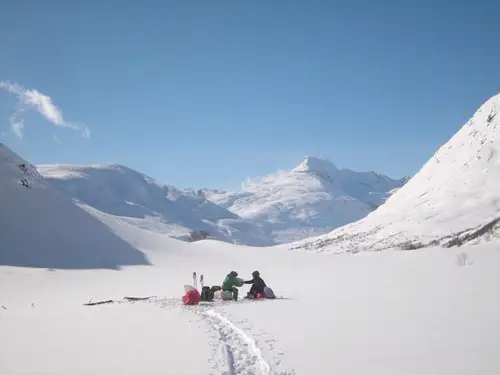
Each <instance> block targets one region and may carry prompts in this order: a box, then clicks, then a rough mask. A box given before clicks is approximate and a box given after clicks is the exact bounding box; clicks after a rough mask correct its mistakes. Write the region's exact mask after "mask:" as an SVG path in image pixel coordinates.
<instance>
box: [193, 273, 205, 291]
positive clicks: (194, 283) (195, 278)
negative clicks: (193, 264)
mask: <svg viewBox="0 0 500 375" xmlns="http://www.w3.org/2000/svg"><path fill="white" fill-rule="evenodd" d="M200 286H201V289H203V287H204V286H205V284H204V281H203V274H201V275H200ZM193 288H195V289H198V274H197V273H196V271H194V272H193Z"/></svg>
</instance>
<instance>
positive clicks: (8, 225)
mask: <svg viewBox="0 0 500 375" xmlns="http://www.w3.org/2000/svg"><path fill="white" fill-rule="evenodd" d="M498 110H500V96H496V97H493V98H491V99H490V100H489V101H488V102H487V103H485V104H484V105H483V106H482V107H481V108H480V109H479V110H478V111H477V113H476V114H474V116H473V117H472V119H471V120H470V121H469V122H468V123H467V124H465V125H464V126H463V127H462V129H460V131H459V132H458V133H457V134H456V135H455V136H454V137H452V138H451V140H450V141H449V142H448V143H446V144H445V145H443V146H442V147H441V148H440V150H438V152H437V153H436V154H435V155H434V156H433V157H432V158H431V160H430V161H429V162H428V163H427V164H425V166H424V167H423V168H422V170H421V171H420V172H419V173H418V174H417V175H415V176H414V177H413V178H412V179H411V180H410V181H409V182H407V183H406V184H405V185H404V186H398V182H397V181H396V182H394V181H386V182H384V183H381V184H380V185H381V188H380V189H379V190H376V189H373V186H374V185H373V184H369V185H370V186H371V187H367V189H366V190H359V189H354V188H352V186H351V185H349V183H345V180H343V179H342V175H343V173H346V172H342V171H339V170H337V169H336V168H335V167H334V166H333V165H330V164H329V163H324V161H321V163H319V165H320V166H321V168H320V167H319V166H318V160H317V159H314V158H307V159H305V160H304V162H303V163H302V164H301V165H300V166H299V167H298V168H296V169H294V170H293V171H289V172H286V173H283V174H281V177H280V179H276V178H274V179H272V181H270V179H266V178H264V179H263V180H261V181H259V182H257V183H254V184H250V185H249V186H247V187H246V190H245V192H244V193H241V194H240V193H237V194H236V195H234V194H232V193H224V192H215V191H213V190H212V191H208V190H205V191H200V192H187V191H181V190H179V189H175V188H173V187H169V186H166V185H163V184H159V183H157V182H156V181H154V180H149V181H145V180H144V175H135V176H137V178H136V180H135V181H134V180H133V179H131V176H133V175H134V173H135V171H132V172H131V171H130V170H126V169H123V168H124V167H120V166H106V167H103V166H99V167H95V166H94V167H79V168H77V167H75V166H64V165H58V166H44V167H40V168H39V170H40V171H41V173H40V174H39V172H38V171H37V168H35V167H34V166H33V165H31V164H29V162H28V161H25V160H23V159H22V158H20V157H19V156H17V155H16V154H15V153H13V152H12V151H11V150H10V149H8V148H7V147H5V146H3V145H0V210H1V216H0V285H1V286H2V287H1V288H0V332H1V333H2V335H1V337H2V338H1V340H0V373H1V374H9V375H10V374H12V375H20V374H23V375H26V374H98V375H100V374H110V373H113V374H114V373H118V374H137V373H143V374H164V373H172V374H213V375H222V374H224V375H250V374H252V375H264V374H265V375H271V374H275V375H300V374H324V373H325V374H330V373H332V374H336V373H342V374H351V375H361V374H363V375H365V374H384V375H392V374H394V375H396V374H397V375H399V374H410V375H413V374H415V375H417V374H418V375H421V374H423V373H425V374H435V375H443V374H453V375H457V374H458V375H466V374H467V375H469V374H481V375H483V374H484V375H490V374H491V375H494V374H498V373H499V372H500V359H499V358H498V355H497V352H498V350H499V349H500V344H499V342H498V337H500V320H499V318H498V317H499V316H500V302H499V300H498V298H496V297H497V294H498V293H497V285H499V284H500V273H499V272H498V264H500V241H499V240H498V233H497V226H498V224H497V222H496V220H497V219H498V217H499V215H500V214H499V211H500V208H499V206H498V201H499V200H500V186H499V184H500V183H499V182H498V181H500V180H499V179H498V176H499V175H500V174H499V172H500V170H499V164H498V160H497V154H498V151H499V148H500V140H499V138H498V132H499V131H500V130H499V129H500V127H498V124H500V122H499V121H500V119H499V117H498V116H497V111H498ZM325 166H328V167H327V169H328V170H327V171H326V172H325V171H324V170H322V168H324V167H325ZM334 168H335V169H334ZM100 173H102V174H104V175H105V176H107V177H102V176H103V175H102V174H100ZM110 174H112V175H113V176H114V177H113V178H109V175H110ZM318 175H321V176H322V177H321V179H320V180H318V179H317V177H318ZM119 176H125V177H124V178H125V182H124V181H120V180H119ZM325 176H328V177H327V178H326V180H328V179H330V180H331V181H330V182H329V183H328V184H326V183H325ZM332 176H337V178H335V179H332V178H331V177H332ZM371 176H373V178H374V179H375V180H374V181H376V180H377V178H379V177H377V176H375V175H373V174H369V175H364V176H363V178H362V180H364V181H366V180H365V178H367V179H370V178H372V177H371ZM281 179H283V180H281ZM82 180H83V182H82ZM285 180H286V181H285ZM347 180H349V181H353V178H352V176H351V177H349V178H348V179H347ZM382 180H383V179H382ZM382 180H380V179H379V181H382ZM103 181H104V182H105V183H104V182H103ZM109 181H116V185H114V184H111V183H109ZM279 181H285V182H279ZM290 181H293V182H292V183H290ZM299 181H300V183H299ZM265 186H268V188H269V191H271V192H272V191H275V189H276V188H277V187H279V186H281V187H279V188H278V190H279V194H281V193H282V192H283V191H286V192H290V194H288V195H287V199H288V197H291V196H295V197H299V198H300V199H303V202H306V203H307V204H306V205H305V206H304V205H303V206H302V208H300V209H298V208H297V207H295V208H294V206H293V204H292V203H290V205H289V206H287V205H284V206H282V205H279V207H281V211H280V212H285V213H286V214H285V216H286V217H287V220H289V222H292V221H290V218H292V217H295V218H296V219H297V220H299V219H300V217H301V216H300V215H301V213H300V212H301V210H303V209H304V207H309V208H310V209H311V211H310V212H312V211H313V210H317V209H319V210H318V211H315V212H316V213H315V214H314V215H316V214H317V215H318V220H320V219H321V217H322V216H323V215H327V212H329V210H331V211H338V210H339V209H338V206H336V204H338V202H337V203H332V199H333V200H334V201H335V200H336V199H339V198H338V197H344V198H343V201H345V202H346V203H343V202H342V205H343V204H345V205H348V206H349V207H350V208H349V212H358V213H359V214H360V215H361V214H363V212H364V214H363V215H365V216H363V215H362V217H361V218H360V219H356V218H355V217H354V216H352V217H351V218H350V219H352V220H357V221H355V222H353V223H350V224H348V225H346V226H342V227H341V228H338V229H335V230H333V231H331V232H328V233H326V234H323V235H321V236H319V237H314V238H306V239H300V240H299V241H297V242H293V243H287V241H288V240H285V239H286V238H288V239H290V238H291V237H293V236H295V234H293V233H292V234H290V233H288V234H286V233H278V232H279V230H278V229H279V228H280V227H279V225H281V223H279V222H278V220H277V218H280V217H283V215H284V214H280V213H278V214H277V215H276V216H273V215H270V214H269V213H270V212H272V210H275V209H276V204H275V201H274V200H273V199H267V198H263V197H270V196H271V195H270V194H268V192H266V189H267V188H266V187H265ZM294 186H295V187H296V189H295V188H293V187H294ZM304 186H306V187H307V191H303V190H301V189H304ZM325 186H327V187H328V189H329V190H328V191H329V192H330V194H331V195H330V196H329V197H327V198H325V199H324V200H322V199H318V195H315V194H313V196H311V194H312V193H311V192H312V191H316V192H318V191H319V192H320V193H321V194H320V196H324V195H325V194H326V190H325V189H326V188H325ZM355 186H357V187H358V188H359V185H358V184H356V185H355ZM124 187H127V188H128V189H125V188H124ZM252 189H253V190H252ZM290 189H291V191H290ZM294 189H295V190H294ZM261 191H262V192H261ZM97 192H98V193H97ZM344 193H345V194H344ZM346 194H348V195H349V197H351V198H345V197H346ZM355 194H356V195H357V197H355V196H354V195H355ZM390 194H392V195H391V196H390V197H389V198H388V199H387V201H385V203H383V204H381V205H380V207H378V208H377V209H376V210H374V211H371V212H365V211H363V210H364V208H363V207H365V206H363V205H366V206H369V204H368V203H367V202H371V203H372V204H376V205H377V204H380V203H381V202H382V201H383V200H384V198H385V197H387V196H388V195H390ZM165 196H167V197H170V198H169V199H168V202H164V201H163V200H164V197H165ZM158 197H160V198H158ZM248 197H252V199H251V200H252V205H247V206H246V207H247V208H244V205H243V203H244V199H246V198H248ZM367 197H370V199H372V200H371V201H370V200H369V199H368V198H367ZM374 197H379V198H376V199H375V198H374ZM74 199H77V200H76V201H75V200H74ZM295 202H297V200H295ZM363 202H364V203H363ZM160 203H161V204H160ZM308 204H309V206H308ZM249 207H253V208H249ZM324 207H326V208H325V210H324V211H322V209H323V208H324ZM356 207H358V208H356ZM261 208H262V210H261ZM354 208H356V209H355V210H354V211H353V209H354ZM358 209H359V210H358ZM356 210H358V211H356ZM367 210H368V209H367ZM236 212H237V213H236ZM158 214H160V216H161V217H158ZM168 215H172V216H170V217H169V216H168ZM314 215H311V217H315V216H314ZM165 218H168V220H167V219H165ZM148 220H149V221H148ZM221 220H222V221H223V220H232V222H231V223H233V224H234V222H238V223H239V224H238V225H244V226H246V228H255V227H254V226H256V227H257V228H258V229H252V230H253V231H254V233H255V236H254V237H253V238H254V239H255V240H257V239H262V238H263V237H261V236H263V234H262V233H260V234H259V232H258V231H259V230H263V232H264V235H266V236H269V237H268V238H269V239H271V240H272V241H275V240H276V237H273V236H276V235H278V236H277V237H278V238H280V236H281V238H282V240H279V241H278V242H280V241H282V242H284V243H281V244H278V245H274V246H247V245H246V244H243V243H245V241H247V240H248V237H247V235H248V233H247V232H246V230H245V231H243V230H242V232H241V233H240V234H239V235H240V237H237V236H236V235H234V236H233V235H231V234H230V233H233V232H231V231H234V232H236V231H235V230H234V229H233V228H234V226H233V224H231V225H228V226H227V227H226V228H228V229H227V231H226V232H224V231H223V230H221V229H220V228H221ZM259 220H263V222H265V221H266V220H268V221H269V222H272V223H273V225H274V227H268V229H267V230H264V229H263V226H262V225H261V224H258V222H257V221H259ZM325 220H326V219H325ZM148 223H149V224H148ZM172 223H175V225H174V226H175V228H173V230H178V229H179V228H184V229H182V230H181V231H180V232H179V233H177V234H178V235H179V236H183V235H185V232H186V233H188V232H189V230H193V229H196V228H197V227H196V228H192V227H191V225H196V226H198V225H203V224H201V223H204V224H205V225H209V226H210V228H218V229H217V231H215V233H218V235H219V236H220V237H218V239H219V240H213V239H209V240H201V241H196V242H187V241H182V240H178V239H175V238H172V230H167V229H168V228H167V227H168V225H171V224H172ZM193 223H194V224H193ZM330 223H331V221H330ZM297 225H302V223H300V220H299V224H297ZM339 225H341V224H340V223H339ZM312 226H314V227H315V228H317V227H319V226H318V225H317V223H314V224H313V225H312ZM165 228H167V229H165ZM203 228H206V227H202V228H201V229H202V230H203ZM223 233H226V236H223ZM289 234H290V236H291V237H290V236H288V235H289ZM230 242H239V244H237V243H230ZM260 245H262V243H261V244H260ZM458 245H461V246H458ZM311 250H313V251H311ZM381 250H384V251H381ZM256 269H258V270H259V271H260V273H261V275H262V277H263V278H264V280H265V281H266V283H267V284H268V285H269V286H270V287H271V288H272V289H273V290H274V291H275V293H276V295H278V296H282V297H283V298H279V299H276V300H259V301H245V300H242V301H238V302H215V303H203V304H199V305H196V306H184V305H183V304H182V300H181V297H182V295H183V294H184V288H183V286H184V285H185V284H190V283H191V282H192V281H191V275H192V272H193V271H196V272H198V274H203V275H204V277H205V283H206V285H220V284H221V283H222V281H223V279H224V277H225V276H226V274H227V273H228V272H230V271H231V270H236V271H237V272H238V273H239V275H240V276H241V277H243V278H245V279H249V278H250V275H251V273H252V271H254V270H256ZM247 288H248V287H247V286H243V287H242V288H241V294H242V295H243V294H244V292H246V291H247V290H248V289H247ZM126 296H132V297H151V298H149V299H147V300H141V301H128V300H126V299H124V297H126ZM106 300H111V301H112V302H110V303H105V304H99V305H93V306H85V305H84V304H85V303H88V302H97V301H106Z"/></svg>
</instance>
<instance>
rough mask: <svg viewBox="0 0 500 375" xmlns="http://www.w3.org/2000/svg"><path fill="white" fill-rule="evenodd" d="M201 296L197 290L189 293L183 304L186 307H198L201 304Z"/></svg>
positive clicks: (183, 299) (185, 296) (184, 297)
mask: <svg viewBox="0 0 500 375" xmlns="http://www.w3.org/2000/svg"><path fill="white" fill-rule="evenodd" d="M200 300H201V296H200V293H199V292H198V290H197V289H192V290H190V291H188V292H187V293H186V294H185V295H184V296H183V297H182V302H183V303H184V304H185V305H197V304H198V302H200Z"/></svg>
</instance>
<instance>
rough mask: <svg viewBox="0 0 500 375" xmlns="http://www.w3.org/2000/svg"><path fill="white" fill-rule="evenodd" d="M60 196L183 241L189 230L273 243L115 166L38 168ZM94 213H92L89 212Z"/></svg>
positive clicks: (213, 208) (233, 218)
mask: <svg viewBox="0 0 500 375" xmlns="http://www.w3.org/2000/svg"><path fill="white" fill-rule="evenodd" d="M37 169H38V171H39V172H40V174H41V175H42V176H43V177H44V178H45V179H46V180H47V181H48V182H50V184H51V185H53V186H54V187H55V188H56V189H58V190H59V191H60V192H62V193H64V194H66V195H68V196H69V197H72V198H75V199H77V200H78V201H80V202H82V203H84V205H82V207H84V208H86V207H85V205H88V206H90V207H93V208H95V209H97V210H99V211H102V212H104V213H107V214H111V215H114V216H116V217H117V218H119V219H120V220H122V221H126V222H128V223H130V224H134V225H136V226H139V227H141V228H143V229H148V230H151V231H155V232H160V233H167V234H170V235H172V236H173V237H176V238H179V239H185V238H187V237H188V235H189V233H190V232H192V231H206V232H208V234H209V235H210V237H212V238H215V239H218V240H222V241H227V242H233V243H238V244H247V245H256V246H260V245H270V244H273V241H272V240H271V239H270V237H269V236H268V235H267V234H266V233H265V232H264V231H263V230H262V229H261V228H260V227H258V226H257V225H255V224H253V223H251V222H249V221H247V220H244V219H242V218H240V217H239V216H238V215H236V214H234V213H232V212H229V211H228V210H227V209H225V208H223V207H221V206H219V205H217V204H215V203H213V202H211V201H209V200H207V199H205V197H204V196H203V195H198V194H196V193H194V192H192V191H183V190H180V189H177V188H176V187H174V186H171V185H166V184H162V183H160V182H158V181H156V180H154V179H152V178H151V177H148V176H146V175H144V174H142V173H139V172H137V171H135V170H132V169H130V168H127V167H124V166H121V165H88V166H87V165H65V164H54V165H38V166H37ZM89 212H91V213H94V212H95V211H94V210H89Z"/></svg>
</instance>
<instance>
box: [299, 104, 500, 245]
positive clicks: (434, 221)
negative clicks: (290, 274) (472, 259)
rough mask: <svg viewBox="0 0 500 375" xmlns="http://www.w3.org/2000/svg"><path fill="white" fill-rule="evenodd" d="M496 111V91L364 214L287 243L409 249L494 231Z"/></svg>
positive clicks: (499, 204)
mask: <svg viewBox="0 0 500 375" xmlns="http://www.w3.org/2000/svg"><path fill="white" fill-rule="evenodd" d="M499 111H500V95H496V96H494V97H492V98H491V99H489V100H488V101H487V102H486V103H485V104H483V105H482V106H481V107H480V109H479V110H478V111H477V112H476V113H475V114H474V115H473V117H472V118H471V119H470V120H469V121H468V122H467V123H466V124H465V125H464V126H463V127H462V128H461V129H460V131H458V132H457V133H456V134H455V135H454V136H453V137H452V138H451V139H450V140H449V142H447V143H446V144H445V145H443V146H442V147H441V148H440V149H439V150H438V151H437V152H436V153H435V154H434V156H433V157H432V158H431V159H430V160H429V161H428V162H427V163H426V164H425V165H424V167H423V168H422V169H421V170H420V171H419V173H418V174H417V175H415V176H414V177H413V178H412V179H411V180H410V181H409V182H408V183H407V184H406V185H405V186H404V187H402V188H401V189H399V190H398V191H397V192H396V193H395V194H394V195H392V196H391V197H390V198H389V199H388V200H387V201H386V203H385V204H384V205H382V206H381V207H380V208H378V209H377V210H376V211H374V212H373V213H371V214H370V215H368V216H367V217H366V218H364V219H362V220H360V221H357V222H355V223H352V224H350V225H347V226H344V227H342V228H339V229H337V230H334V231H332V232H331V233H328V234H326V235H324V236H320V237H318V238H315V239H309V240H305V241H302V242H300V243H298V244H294V245H293V246H292V247H294V248H307V249H316V250H320V251H334V252H343V251H363V250H381V249H384V248H390V247H400V248H403V249H412V248H416V247H422V246H428V245H438V244H439V245H444V246H451V245H456V244H460V243H463V242H467V241H475V242H477V241H480V240H487V239H490V238H491V237H493V236H497V234H496V231H497V229H498V228H499V225H498V223H497V221H498V220H499V219H500V158H499V152H500V115H498V112H499Z"/></svg>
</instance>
